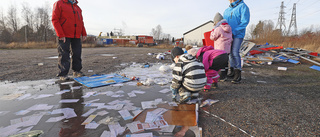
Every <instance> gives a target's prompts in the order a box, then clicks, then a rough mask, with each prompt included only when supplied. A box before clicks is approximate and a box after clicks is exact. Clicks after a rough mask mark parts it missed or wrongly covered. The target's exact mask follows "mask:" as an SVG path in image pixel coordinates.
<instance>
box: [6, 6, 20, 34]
mask: <svg viewBox="0 0 320 137" xmlns="http://www.w3.org/2000/svg"><path fill="white" fill-rule="evenodd" d="M7 19H8V25H9V26H11V29H12V30H13V33H16V32H17V31H18V28H19V27H18V24H19V23H18V21H19V18H18V16H17V8H16V7H15V6H13V5H11V6H10V7H9V10H8V16H7Z"/></svg>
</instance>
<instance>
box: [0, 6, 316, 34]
mask: <svg viewBox="0 0 320 137" xmlns="http://www.w3.org/2000/svg"><path fill="white" fill-rule="evenodd" d="M1 1H2V2H1V5H0V11H3V12H4V13H5V12H7V9H8V7H10V5H15V6H17V8H18V9H21V3H22V2H26V3H29V5H30V6H32V7H33V8H35V7H41V6H44V5H46V4H47V5H49V7H50V8H51V9H52V5H53V3H54V2H55V1H56V0H1ZM78 1H79V6H80V7H81V9H82V10H83V16H84V22H85V26H86V29H87V32H88V34H92V35H98V34H99V32H103V34H105V33H106V32H110V31H113V30H114V29H122V30H123V31H124V33H125V34H126V35H135V34H150V32H151V29H152V28H155V27H156V26H157V25H161V27H162V31H163V32H164V33H166V34H170V35H171V36H173V37H175V38H180V37H183V33H185V32H187V31H189V30H191V29H193V28H195V27H197V26H199V25H201V24H203V23H205V22H207V21H209V20H212V19H213V17H214V15H215V14H216V13H217V12H220V13H221V14H222V13H223V12H224V10H225V9H226V8H227V7H228V5H229V1H228V0H158V1H154V0H78ZM244 1H245V3H246V4H247V5H248V6H249V8H250V12H251V19H250V20H251V21H250V24H257V23H258V22H259V20H262V21H263V20H272V21H273V22H274V23H275V25H276V24H277V20H278V17H279V11H280V6H281V2H282V1H281V0H267V1H262V0H244ZM283 1H284V5H285V6H286V8H285V12H286V13H287V14H286V16H285V17H286V22H285V23H286V27H287V28H288V27H289V23H290V20H291V13H292V7H293V3H297V16H296V18H297V26H298V30H299V31H300V30H302V29H304V28H308V27H310V26H311V25H313V26H314V27H315V28H317V29H318V30H319V28H320V18H319V16H320V9H319V7H320V0H283ZM250 24H249V25H250ZM21 25H23V22H21Z"/></svg>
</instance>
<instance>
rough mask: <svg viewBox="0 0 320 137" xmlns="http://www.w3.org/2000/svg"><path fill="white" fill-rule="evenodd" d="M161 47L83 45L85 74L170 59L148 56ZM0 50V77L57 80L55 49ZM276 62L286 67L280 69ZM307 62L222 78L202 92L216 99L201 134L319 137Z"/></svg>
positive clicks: (313, 77) (319, 80) (315, 75)
mask: <svg viewBox="0 0 320 137" xmlns="http://www.w3.org/2000/svg"><path fill="white" fill-rule="evenodd" d="M165 51H167V50H166V49H154V48H125V47H107V48H106V47H102V48H84V49H83V56H82V59H83V72H84V73H85V74H87V75H91V74H104V73H111V72H116V71H118V70H121V69H123V68H125V67H126V65H125V63H132V62H136V63H147V62H150V63H155V62H161V63H171V60H170V59H165V60H157V59H155V58H154V57H153V56H149V55H147V54H148V53H159V52H165ZM0 54H1V59H0V63H1V66H0V81H12V82H17V81H26V80H41V79H51V78H56V77H55V76H56V74H57V72H58V69H57V59H49V58H48V57H53V56H57V50H56V49H28V50H0ZM101 54H107V55H110V54H113V55H112V56H102V55H101ZM113 57H117V58H116V59H113ZM39 63H40V65H38V64H39ZM41 63H43V65H41ZM279 66H281V67H287V68H288V70H287V71H279V70H277V68H278V67H279ZM310 66H311V64H306V63H303V64H299V65H295V64H290V63H273V64H272V65H262V66H252V67H248V66H245V67H244V68H243V73H242V76H243V80H242V83H241V84H231V82H220V83H219V87H218V89H212V90H211V91H210V92H207V93H202V96H203V98H204V99H208V98H210V99H217V100H220V101H219V102H218V103H216V104H214V105H212V106H206V107H203V108H201V109H200V112H199V126H200V127H202V129H203V131H202V133H203V136H204V137H214V136H239V137H243V136H250V135H252V136H302V137H307V136H308V137H310V136H314V137H318V136H320V107H319V106H320V101H319V99H318V98H319V97H320V72H319V71H316V70H312V69H310V68H309V67H310ZM88 70H93V72H88ZM69 74H70V75H71V72H70V73H69Z"/></svg>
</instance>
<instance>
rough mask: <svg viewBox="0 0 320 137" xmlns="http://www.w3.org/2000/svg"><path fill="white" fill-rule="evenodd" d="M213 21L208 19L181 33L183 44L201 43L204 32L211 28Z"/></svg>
mask: <svg viewBox="0 0 320 137" xmlns="http://www.w3.org/2000/svg"><path fill="white" fill-rule="evenodd" d="M213 27H214V26H213V21H208V22H206V23H204V24H202V25H200V26H198V27H196V28H194V29H192V30H190V31H188V32H186V33H184V34H183V38H184V41H183V42H184V45H203V43H202V39H204V33H205V32H208V31H211V30H212V29H213Z"/></svg>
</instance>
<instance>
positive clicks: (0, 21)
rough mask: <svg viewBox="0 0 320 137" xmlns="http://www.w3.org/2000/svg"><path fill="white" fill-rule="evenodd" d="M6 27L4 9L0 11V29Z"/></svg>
mask: <svg viewBox="0 0 320 137" xmlns="http://www.w3.org/2000/svg"><path fill="white" fill-rule="evenodd" d="M4 29H6V23H5V17H4V15H3V11H2V9H1V11H0V31H2V30H4Z"/></svg>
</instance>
